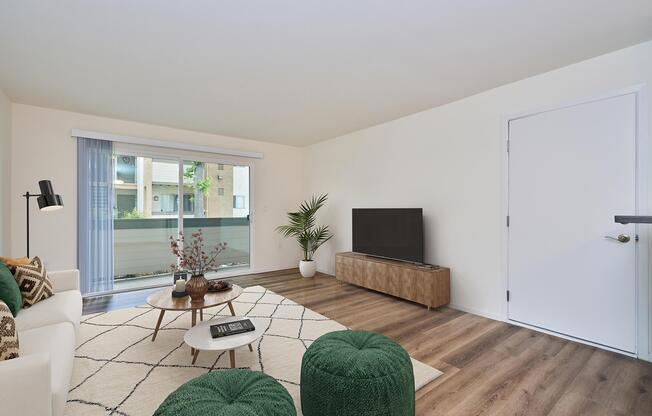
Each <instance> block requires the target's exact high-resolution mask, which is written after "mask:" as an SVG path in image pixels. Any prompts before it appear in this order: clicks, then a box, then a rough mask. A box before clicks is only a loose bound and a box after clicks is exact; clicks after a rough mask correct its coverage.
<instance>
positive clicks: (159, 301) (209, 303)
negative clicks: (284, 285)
mask: <svg viewBox="0 0 652 416" xmlns="http://www.w3.org/2000/svg"><path fill="white" fill-rule="evenodd" d="M241 294H242V288H241V287H240V286H238V285H233V286H232V287H231V290H227V291H224V292H208V293H206V296H204V301H203V302H191V301H190V296H184V297H182V298H173V297H172V288H171V287H168V288H165V289H161V290H159V291H158V292H155V293H152V294H151V295H149V297H148V298H147V304H148V305H150V306H152V307H153V308H156V309H160V310H161V313H159V315H158V321H157V322H156V328H155V329H154V334H153V335H152V341H154V340H155V339H156V334H158V330H159V328H160V327H161V322H162V321H163V316H164V315H165V311H176V312H182V311H190V314H191V319H192V326H195V325H196V324H197V311H199V319H200V320H201V321H203V320H204V309H206V308H211V307H213V306H217V305H223V304H225V303H226V304H228V305H229V310H230V311H231V315H233V316H235V310H234V309H233V304H232V303H231V301H233V300H234V299H235V298H237V297H238V296H240V295H241ZM193 352H194V351H191V353H193Z"/></svg>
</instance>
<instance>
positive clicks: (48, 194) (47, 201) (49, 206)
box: [36, 180, 63, 211]
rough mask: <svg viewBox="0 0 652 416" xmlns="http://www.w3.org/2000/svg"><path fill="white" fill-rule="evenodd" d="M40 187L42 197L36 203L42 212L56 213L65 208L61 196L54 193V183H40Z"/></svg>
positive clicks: (44, 181)
mask: <svg viewBox="0 0 652 416" xmlns="http://www.w3.org/2000/svg"><path fill="white" fill-rule="evenodd" d="M38 186H39V188H41V195H39V197H38V198H37V199H36V201H37V202H38V207H39V209H40V210H41V211H54V210H57V209H61V208H63V199H62V198H61V195H57V194H55V193H54V190H53V189H52V182H50V181H47V180H43V181H39V182H38Z"/></svg>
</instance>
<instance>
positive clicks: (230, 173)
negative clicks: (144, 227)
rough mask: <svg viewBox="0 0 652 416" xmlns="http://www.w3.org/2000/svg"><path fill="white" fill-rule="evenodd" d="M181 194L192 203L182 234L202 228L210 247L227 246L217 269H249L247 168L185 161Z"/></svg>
mask: <svg viewBox="0 0 652 416" xmlns="http://www.w3.org/2000/svg"><path fill="white" fill-rule="evenodd" d="M183 191H184V201H185V200H186V198H187V197H188V198H189V199H191V200H192V214H184V223H183V225H184V227H183V228H184V234H185V235H186V236H188V238H190V235H191V233H193V232H195V231H197V230H199V229H202V231H203V234H204V238H205V241H206V244H207V246H208V247H209V248H212V247H214V246H215V245H217V244H218V243H220V242H226V243H227V247H228V248H227V250H226V251H225V252H224V253H222V254H221V255H220V256H219V257H218V264H217V266H218V267H219V270H228V269H232V268H234V267H243V266H249V167H248V166H234V165H227V164H215V163H205V162H197V161H186V162H184V187H183ZM236 200H237V203H236ZM184 209H185V205H184Z"/></svg>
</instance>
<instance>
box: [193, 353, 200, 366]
mask: <svg viewBox="0 0 652 416" xmlns="http://www.w3.org/2000/svg"><path fill="white" fill-rule="evenodd" d="M198 355H199V350H195V353H194V354H193V355H192V363H193V364H195V362H196V361H197V356H198Z"/></svg>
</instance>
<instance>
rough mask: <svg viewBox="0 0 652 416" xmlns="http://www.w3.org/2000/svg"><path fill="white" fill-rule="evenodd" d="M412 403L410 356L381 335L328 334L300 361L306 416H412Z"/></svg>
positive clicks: (357, 332)
mask: <svg viewBox="0 0 652 416" xmlns="http://www.w3.org/2000/svg"><path fill="white" fill-rule="evenodd" d="M414 400H415V399H414V372H413V369H412V361H411V360H410V356H409V355H408V353H407V352H406V351H405V350H404V349H403V348H402V347H401V346H400V345H398V344H397V343H396V342H394V341H392V340H391V339H389V338H387V337H386V336H384V335H380V334H376V333H374V332H368V331H337V332H331V333H328V334H326V335H323V336H321V337H319V338H318V339H317V340H316V341H315V342H314V343H313V344H312V345H311V346H310V348H308V350H307V351H306V353H305V354H304V356H303V362H302V363H301V408H302V410H303V414H304V416H414Z"/></svg>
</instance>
